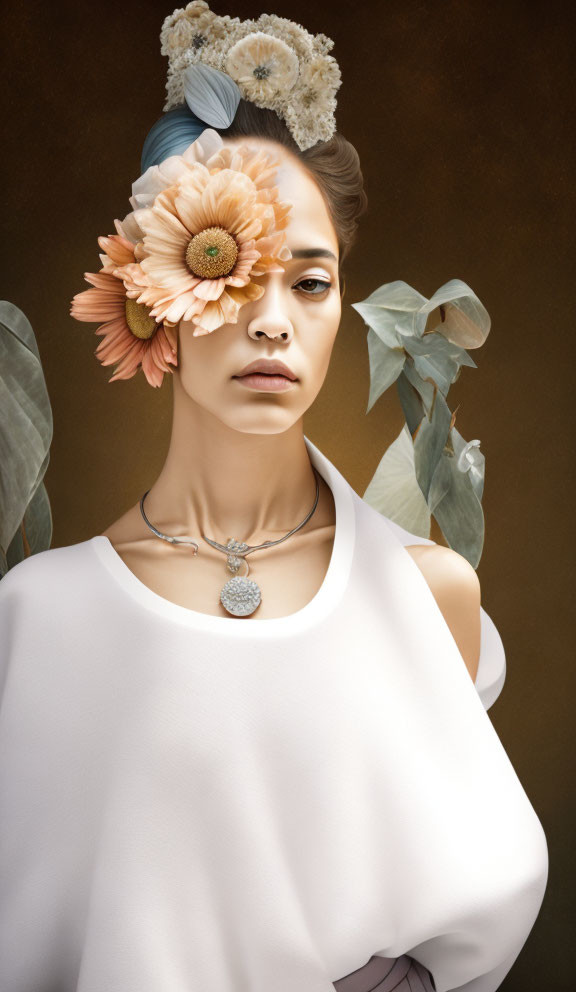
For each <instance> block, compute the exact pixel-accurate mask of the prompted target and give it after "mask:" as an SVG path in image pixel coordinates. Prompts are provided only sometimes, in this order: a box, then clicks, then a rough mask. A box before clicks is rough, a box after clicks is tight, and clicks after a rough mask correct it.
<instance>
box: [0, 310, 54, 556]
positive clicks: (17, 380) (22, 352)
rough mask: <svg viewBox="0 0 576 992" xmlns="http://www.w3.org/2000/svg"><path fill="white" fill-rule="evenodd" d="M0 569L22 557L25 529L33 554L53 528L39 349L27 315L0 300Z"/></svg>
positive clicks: (48, 424)
mask: <svg viewBox="0 0 576 992" xmlns="http://www.w3.org/2000/svg"><path fill="white" fill-rule="evenodd" d="M0 409H1V410H2V417H1V418H0V466H1V471H0V567H1V568H2V570H3V572H2V574H5V572H6V570H7V569H8V568H9V567H12V565H14V564H15V563H16V561H17V560H20V557H18V556H19V555H20V556H24V557H25V556H26V553H25V552H26V549H25V547H24V542H23V541H22V544H21V545H20V543H19V540H20V539H19V538H18V537H16V535H17V533H18V531H19V528H20V527H23V529H24V532H25V534H26V539H27V543H28V545H29V547H30V549H31V552H32V551H34V552H35V551H39V550H43V549H44V548H48V547H49V545H50V540H51V536H52V524H51V518H50V514H49V508H47V505H46V504H47V495H46V492H45V490H44V491H43V489H41V488H40V487H41V486H42V485H43V482H42V480H43V478H44V475H45V472H46V469H47V467H48V464H49V459H50V455H49V450H50V444H51V441H52V434H53V418H52V410H51V406H50V400H49V397H48V390H47V388H46V382H45V379H44V373H43V369H42V363H41V360H40V354H39V351H38V345H37V343H36V338H35V336H34V331H33V330H32V326H31V324H30V322H29V320H28V318H27V317H26V315H25V314H24V313H23V312H22V310H20V309H19V308H18V307H17V306H15V304H13V303H10V302H8V301H7V300H2V301H0ZM15 538H16V540H15V543H14V544H12V542H13V541H14V539H15Z"/></svg>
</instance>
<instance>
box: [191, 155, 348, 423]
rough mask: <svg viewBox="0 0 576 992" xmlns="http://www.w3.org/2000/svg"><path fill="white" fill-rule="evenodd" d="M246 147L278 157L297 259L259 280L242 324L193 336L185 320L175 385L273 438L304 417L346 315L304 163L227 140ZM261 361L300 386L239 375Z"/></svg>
mask: <svg viewBox="0 0 576 992" xmlns="http://www.w3.org/2000/svg"><path fill="white" fill-rule="evenodd" d="M244 143H245V144H247V145H250V146H251V147H254V146H256V145H261V146H263V147H264V148H265V150H267V151H268V152H272V153H273V154H275V156H276V157H277V158H278V159H280V162H281V164H280V167H279V169H278V173H277V184H278V188H279V199H280V200H289V201H290V202H291V203H292V204H293V206H292V210H291V211H290V214H289V223H288V226H287V228H286V235H287V237H286V243H287V245H288V247H289V248H290V250H291V252H292V256H293V257H292V259H291V260H290V261H288V262H284V263H283V265H284V272H283V273H281V274H280V273H274V272H273V273H269V274H268V275H266V276H258V277H255V278H254V281H255V282H256V283H257V284H258V285H261V286H263V287H264V289H265V292H264V294H263V295H262V296H261V297H260V299H259V300H255V301H253V302H249V303H245V304H243V305H242V306H241V307H240V311H239V314H238V323H236V324H223V325H222V326H221V327H219V328H217V329H216V330H215V331H213V332H212V333H210V334H203V335H200V336H198V337H194V336H193V334H192V332H193V330H194V324H192V322H191V321H181V322H180V326H179V331H178V368H177V369H176V370H175V372H174V388H175V395H176V391H177V392H180V391H183V392H184V393H185V394H187V396H188V397H189V399H191V400H192V401H193V402H194V403H196V404H198V405H199V406H200V407H202V408H203V409H204V410H205V411H207V412H209V413H212V414H213V415H214V416H215V417H217V418H218V419H219V420H220V421H222V422H223V423H224V424H226V425H228V426H229V427H232V428H233V429H234V430H238V431H243V432H247V433H253V434H273V433H277V432H281V431H285V430H287V429H288V428H289V427H291V426H292V424H294V423H295V422H296V421H297V420H298V419H299V418H301V417H302V416H303V414H304V413H305V411H306V410H307V409H308V407H310V406H311V404H312V403H313V401H314V399H315V398H316V396H317V395H318V393H319V391H320V388H321V386H322V383H323V382H324V379H325V376H326V372H327V370H328V365H329V362H330V355H331V352H332V347H333V344H334V340H335V337H336V333H337V331H338V326H339V323H340V315H341V299H340V286H339V282H338V241H337V238H336V233H335V231H334V228H333V226H332V221H331V219H330V215H329V213H328V209H327V207H326V205H325V202H324V199H323V197H322V194H321V192H320V190H319V188H318V186H317V185H316V183H315V182H314V180H313V179H312V178H311V177H310V175H309V174H308V172H307V170H306V169H305V167H304V166H303V165H301V164H300V162H299V161H298V159H297V158H296V157H294V156H292V155H291V154H290V153H289V152H288V151H286V150H285V149H284V148H283V147H282V146H281V145H279V144H277V143H276V142H270V141H263V140H260V139H258V141H256V139H251V138H242V139H239V138H234V139H231V138H230V139H226V140H225V142H224V144H225V145H231V146H235V145H238V144H244ZM304 251H305V252H306V255H307V257H303V256H302V253H303V252H304ZM262 358H264V359H274V360H276V359H278V360H280V361H282V362H284V364H285V365H287V366H288V367H289V368H290V369H291V370H292V372H293V373H294V375H295V376H296V381H295V382H293V383H292V384H291V385H290V386H289V387H288V388H286V389H283V390H282V391H280V390H278V391H270V390H264V389H263V388H261V387H260V388H251V387H250V386H248V385H247V383H245V382H243V381H242V379H239V378H236V377H237V376H238V374H239V373H240V372H241V371H242V369H243V368H244V367H245V366H246V365H249V364H251V363H252V362H254V361H257V360H258V359H262Z"/></svg>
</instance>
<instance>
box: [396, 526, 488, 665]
mask: <svg viewBox="0 0 576 992" xmlns="http://www.w3.org/2000/svg"><path fill="white" fill-rule="evenodd" d="M406 551H408V553H409V554H410V555H411V557H412V559H413V561H414V562H415V564H416V565H417V566H418V568H419V569H420V571H421V572H422V574H423V576H424V578H425V579H426V581H427V583H428V585H429V587H430V590H431V592H432V594H433V596H434V598H435V600H436V602H437V604H438V606H439V608H440V610H441V612H442V615H443V617H444V619H445V621H446V623H447V624H448V627H449V628H450V631H451V633H452V636H453V637H454V640H455V641H456V644H457V646H458V649H459V651H460V654H461V655H462V658H463V660H464V663H465V665H466V668H467V669H468V671H469V673H470V677H471V678H472V680H473V681H475V680H476V675H477V673H478V664H479V661H480V632H481V615H480V600H481V590H480V580H479V579H478V575H477V573H476V570H475V569H474V568H473V566H472V565H471V564H470V562H469V561H468V560H467V559H466V558H464V557H463V555H461V554H459V553H458V552H457V551H454V550H453V549H452V548H446V547H444V546H443V545H441V544H413V545H407V546H406Z"/></svg>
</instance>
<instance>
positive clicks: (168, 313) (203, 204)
mask: <svg viewBox="0 0 576 992" xmlns="http://www.w3.org/2000/svg"><path fill="white" fill-rule="evenodd" d="M278 165H279V163H278V162H277V161H276V160H274V159H273V158H271V156H270V155H268V154H267V153H264V152H262V151H260V150H255V149H250V148H248V147H246V146H244V145H242V146H240V147H239V148H234V149H232V148H225V147H221V148H220V150H219V151H217V152H216V153H215V154H212V155H211V156H210V157H209V158H207V159H206V161H205V162H202V161H195V162H188V163H187V164H186V166H185V167H183V169H182V171H181V172H180V173H179V174H178V175H177V176H176V178H175V181H173V184H172V185H171V186H169V187H168V188H166V189H164V190H162V191H161V192H159V193H157V194H156V196H155V197H154V200H153V202H152V203H151V205H150V206H146V207H142V208H137V209H135V210H134V211H133V213H132V214H130V215H128V217H126V218H125V219H124V221H123V222H122V223H123V225H124V226H125V228H126V230H127V231H128V230H129V231H130V236H134V237H138V235H139V234H140V233H141V234H142V240H141V241H139V242H138V243H137V245H136V249H135V250H136V255H137V256H138V260H136V259H135V260H133V261H131V262H128V263H125V264H123V265H121V266H119V267H118V268H117V269H115V270H114V274H115V275H116V276H117V277H118V278H121V279H122V280H123V281H124V284H125V286H126V293H127V295H128V297H129V298H131V299H136V300H137V301H138V303H141V304H145V305H146V306H147V307H149V308H150V311H149V312H150V316H151V317H153V318H155V319H156V320H162V321H163V322H164V326H165V327H174V326H176V325H177V324H178V323H179V321H180V320H185V321H192V323H193V324H194V325H195V329H194V331H193V334H194V335H195V336H198V335H200V334H209V333H210V332H212V331H214V330H216V328H218V327H220V326H221V325H222V324H224V323H232V324H234V323H237V321H238V313H239V310H240V307H241V306H242V305H243V304H244V303H247V302H249V301H251V300H258V299H259V298H260V297H261V296H262V295H263V293H264V287H263V286H260V285H258V284H257V283H255V282H253V281H252V278H253V277H255V276H260V275H265V274H267V273H269V272H283V271H284V269H283V266H282V265H280V262H282V261H287V260H288V259H289V258H291V257H292V256H291V253H290V250H289V249H288V247H287V245H286V230H285V229H286V227H287V224H288V213H289V211H290V210H291V208H292V204H291V203H289V202H286V201H284V202H282V201H279V200H278V187H277V185H276V184H275V182H274V179H275V175H276V170H277V167H278ZM171 174H172V175H174V172H173V171H172V173H171ZM118 229H120V228H118Z"/></svg>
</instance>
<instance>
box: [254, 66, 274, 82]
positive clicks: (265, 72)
mask: <svg viewBox="0 0 576 992" xmlns="http://www.w3.org/2000/svg"><path fill="white" fill-rule="evenodd" d="M271 72H272V69H271V68H270V66H269V65H257V66H256V68H255V69H252V75H253V76H256V79H268V76H269V75H270V74H271Z"/></svg>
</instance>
